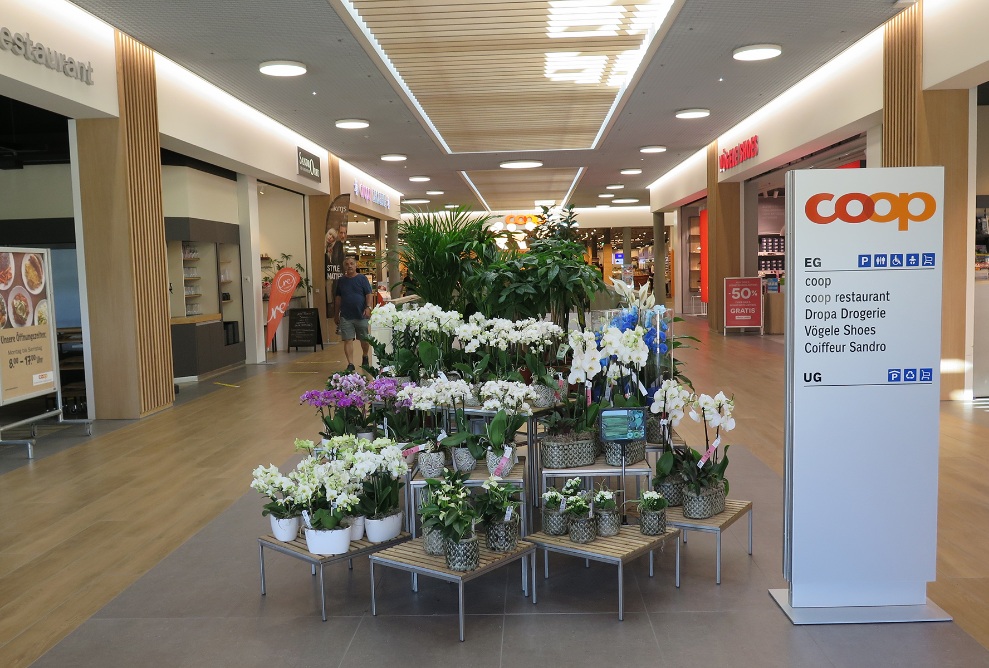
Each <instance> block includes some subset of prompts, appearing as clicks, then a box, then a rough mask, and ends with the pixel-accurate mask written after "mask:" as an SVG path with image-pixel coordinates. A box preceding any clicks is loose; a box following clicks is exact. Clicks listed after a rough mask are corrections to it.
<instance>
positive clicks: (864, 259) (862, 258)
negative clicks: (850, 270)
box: [859, 255, 872, 267]
mask: <svg viewBox="0 0 989 668" xmlns="http://www.w3.org/2000/svg"><path fill="white" fill-rule="evenodd" d="M871 266H872V256H871V255H859V267H871Z"/></svg>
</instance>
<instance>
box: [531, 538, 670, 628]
mask: <svg viewBox="0 0 989 668" xmlns="http://www.w3.org/2000/svg"><path fill="white" fill-rule="evenodd" d="M679 536H680V530H679V529H673V528H670V529H667V531H666V533H663V534H660V535H658V536H643V535H642V534H641V533H640V532H639V527H636V526H623V527H622V528H621V531H620V532H619V533H618V535H616V536H599V537H598V538H597V539H595V540H594V541H593V542H591V543H587V544H584V545H581V544H578V543H574V542H571V540H570V538H569V537H568V536H550V535H548V534H545V533H543V532H542V531H540V532H538V533H534V534H531V535H530V536H528V537H527V538H526V540H528V541H530V542H532V543H535V545H536V547H537V548H540V549H542V550H543V568H544V571H545V572H544V577H545V578H547V579H548V578H549V553H550V552H558V553H560V554H566V555H570V556H572V557H579V558H581V559H590V560H592V561H601V562H603V563H606V564H614V565H615V566H618V619H619V621H621V620H623V619H625V564H627V563H629V562H630V561H633V560H634V559H638V558H639V557H641V556H642V555H643V554H645V553H646V552H648V553H649V577H652V576H653V551H654V550H655V549H656V548H658V547H661V546H663V545H664V544H665V543H666V541H668V540H670V539H672V540H673V543H674V545H676V572H675V574H674V584H675V585H676V586H677V587H679V586H680V541H679V540H677V538H678V537H679ZM533 568H535V566H533ZM532 595H533V602H535V595H536V592H535V585H533V592H532Z"/></svg>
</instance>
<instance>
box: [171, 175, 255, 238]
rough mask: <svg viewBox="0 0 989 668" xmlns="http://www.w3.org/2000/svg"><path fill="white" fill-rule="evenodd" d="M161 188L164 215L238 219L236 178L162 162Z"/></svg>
mask: <svg viewBox="0 0 989 668" xmlns="http://www.w3.org/2000/svg"><path fill="white" fill-rule="evenodd" d="M161 191H162V198H163V201H164V207H165V216H166V217H183V218H185V217H187V218H202V219H204V220H218V221H220V222H222V223H233V224H235V225H236V224H239V222H240V221H239V213H238V210H237V208H238V204H237V182H236V181H231V180H230V179H225V178H223V177H222V176H216V175H215V174H208V173H206V172H202V171H199V170H198V169H192V168H191V167H178V166H174V165H164V166H162V168H161Z"/></svg>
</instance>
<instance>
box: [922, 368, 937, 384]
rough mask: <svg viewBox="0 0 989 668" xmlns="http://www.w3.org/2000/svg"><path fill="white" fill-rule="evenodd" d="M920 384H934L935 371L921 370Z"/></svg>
mask: <svg viewBox="0 0 989 668" xmlns="http://www.w3.org/2000/svg"><path fill="white" fill-rule="evenodd" d="M920 382H922V383H932V382H934V369H921V370H920Z"/></svg>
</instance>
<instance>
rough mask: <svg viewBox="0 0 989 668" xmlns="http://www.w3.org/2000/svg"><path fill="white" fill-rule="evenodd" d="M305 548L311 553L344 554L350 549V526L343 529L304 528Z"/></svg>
mask: <svg viewBox="0 0 989 668" xmlns="http://www.w3.org/2000/svg"><path fill="white" fill-rule="evenodd" d="M306 548H307V549H308V550H309V551H310V552H312V553H313V554H344V553H345V552H347V550H349V549H350V527H346V528H344V529H330V530H328V531H327V530H322V529H321V530H319V531H317V530H315V529H306Z"/></svg>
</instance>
